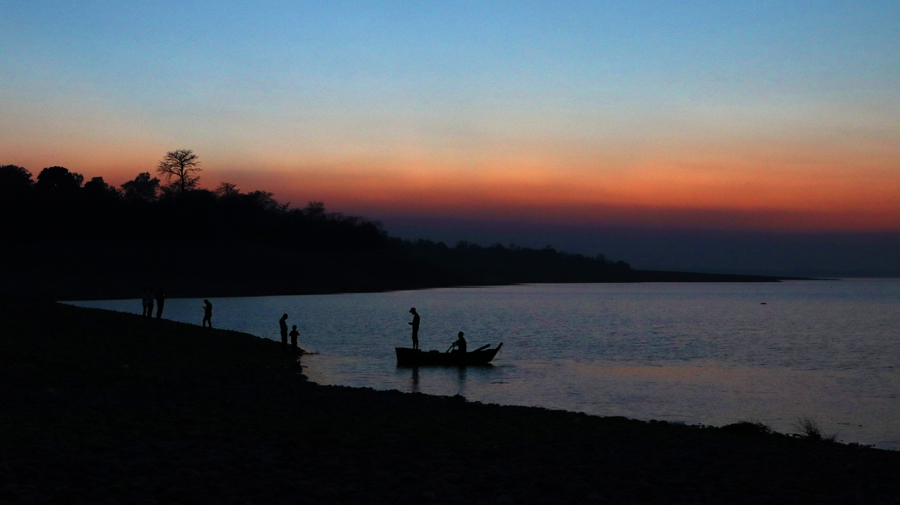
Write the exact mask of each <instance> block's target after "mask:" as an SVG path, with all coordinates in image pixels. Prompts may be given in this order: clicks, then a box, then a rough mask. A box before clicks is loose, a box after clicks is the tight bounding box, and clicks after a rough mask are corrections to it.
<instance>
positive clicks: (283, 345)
mask: <svg viewBox="0 0 900 505" xmlns="http://www.w3.org/2000/svg"><path fill="white" fill-rule="evenodd" d="M278 325H279V326H280V327H281V328H280V329H281V352H287V338H288V331H287V314H284V315H283V316H281V319H279V320H278ZM295 328H296V326H295Z"/></svg>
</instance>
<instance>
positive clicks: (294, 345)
mask: <svg viewBox="0 0 900 505" xmlns="http://www.w3.org/2000/svg"><path fill="white" fill-rule="evenodd" d="M299 336H300V332H299V331H297V325H296V324H295V325H294V326H292V327H291V348H293V349H294V355H296V354H297V337H299Z"/></svg>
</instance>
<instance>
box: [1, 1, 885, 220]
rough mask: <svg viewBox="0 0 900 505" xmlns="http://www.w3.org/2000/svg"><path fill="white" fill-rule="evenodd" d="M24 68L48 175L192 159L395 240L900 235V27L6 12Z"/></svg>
mask: <svg viewBox="0 0 900 505" xmlns="http://www.w3.org/2000/svg"><path fill="white" fill-rule="evenodd" d="M0 51H2V54H3V55H5V56H4V58H2V59H0V74H2V75H3V79H2V80H0V132H2V135H0V155H2V158H3V159H2V160H0V162H2V163H15V164H19V165H22V166H26V168H28V169H29V170H31V171H32V172H33V173H35V174H36V173H37V172H38V171H39V170H40V168H42V167H44V166H50V165H64V166H67V167H69V168H71V169H73V170H76V171H79V172H82V173H84V174H85V175H87V176H95V175H101V176H104V177H105V178H106V179H107V180H109V181H110V182H113V183H116V184H120V183H122V182H124V181H125V180H128V179H130V178H132V177H134V175H136V174H137V173H138V172H141V171H152V169H153V167H154V166H155V163H156V161H157V160H158V159H159V158H160V157H161V156H162V155H163V154H164V153H165V152H166V151H168V150H172V149H177V148H191V149H194V151H196V152H197V153H198V154H200V156H201V159H202V160H203V161H204V167H205V170H206V171H205V172H204V174H203V177H204V180H203V181H202V182H201V184H206V185H207V186H210V187H212V186H214V185H215V184H217V183H218V182H221V181H223V180H229V181H235V182H237V183H239V187H241V188H242V189H244V190H251V189H269V188H273V190H275V192H276V197H277V198H279V199H280V200H282V201H294V202H303V201H306V200H324V201H325V202H326V204H328V205H330V206H331V207H336V208H337V209H338V210H344V211H349V212H360V213H366V214H369V215H374V216H375V217H379V216H390V215H406V214H410V215H425V214H427V215H428V216H431V217H450V218H467V219H469V218H472V217H473V215H475V216H481V217H483V218H484V219H487V220H491V219H498V220H499V219H501V218H502V219H504V220H510V219H513V220H515V219H518V220H525V221H527V220H529V219H533V218H534V216H535V215H536V214H540V215H542V216H545V217H546V216H558V219H559V220H560V221H566V222H569V221H573V220H574V221H578V222H587V221H591V219H593V218H592V217H591V216H594V215H600V214H602V212H601V209H607V208H609V207H610V206H612V207H614V208H617V209H623V210H622V212H621V213H620V215H622V216H629V215H633V216H637V217H633V218H628V219H630V221H628V222H627V223H625V224H628V225H635V226H639V225H641V224H642V223H643V224H647V225H653V226H694V227H697V226H700V227H702V226H707V225H710V226H719V227H721V226H725V224H724V223H725V222H731V221H734V222H737V221H740V222H739V223H738V224H735V225H734V226H745V227H751V228H753V227H755V228H760V227H763V228H765V227H766V226H768V225H767V223H768V222H769V221H770V218H769V217H766V216H770V215H772V213H773V212H774V213H777V214H778V215H779V216H783V221H784V223H786V224H785V225H784V226H787V227H789V228H792V229H836V230H853V229H867V230H869V229H877V230H882V231H883V230H895V231H896V230H900V217H896V216H897V215H900V207H898V204H897V203H896V202H897V201H900V182H898V181H900V177H898V175H900V174H898V170H900V169H898V166H900V142H898V141H900V3H898V2H828V1H825V2H790V1H789V2H627V3H626V2H564V3H563V2H419V3H412V2H183V1H182V2H166V1H163V2H106V1H82V2H56V1H40V0H38V1H31V2H11V1H6V0H0ZM410 195H415V196H410ZM423 201H428V202H431V204H430V205H424V204H423V203H422V202H423ZM635 209H637V210H635ZM653 209H656V212H657V214H653ZM685 209H687V211H689V212H688V213H689V214H691V215H700V214H702V213H703V212H705V211H710V212H713V211H715V212H720V213H724V214H722V215H728V216H733V215H734V213H735V212H741V213H745V214H746V213H747V212H750V213H752V212H754V209H757V210H758V211H759V215H758V216H757V217H756V218H752V219H751V218H747V219H746V220H743V221H741V219H743V218H741V219H737V218H733V217H729V218H727V219H724V221H723V220H720V221H717V222H715V223H712V224H709V223H708V222H706V221H703V220H702V219H700V220H699V221H698V220H697V219H694V218H691V219H687V218H685V219H687V221H686V222H681V221H678V220H676V221H672V220H667V219H666V216H669V215H672V211H673V210H675V211H679V210H685ZM629 212H630V214H629ZM676 213H677V212H676ZM698 213H699V214H698ZM729 213H732V214H729ZM654 215H655V216H656V218H654V217H653V216H654ZM685 215H686V214H685ZM742 215H743V214H742ZM848 215H850V216H851V217H850V218H846V217H841V216H848ZM641 216H643V217H641ZM647 216H650V217H647ZM891 216H895V217H893V218H892V217H891ZM597 219H600V218H599V217H598V218H597ZM692 219H693V220H692ZM741 223H743V224H741ZM601 224H602V223H601Z"/></svg>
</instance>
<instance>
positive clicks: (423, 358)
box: [395, 342, 503, 366]
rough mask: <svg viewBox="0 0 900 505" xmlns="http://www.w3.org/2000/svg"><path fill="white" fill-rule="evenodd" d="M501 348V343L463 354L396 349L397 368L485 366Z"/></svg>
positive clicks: (405, 348) (406, 348) (404, 348)
mask: <svg viewBox="0 0 900 505" xmlns="http://www.w3.org/2000/svg"><path fill="white" fill-rule="evenodd" d="M501 347H503V343H502V342H501V343H500V345H498V346H497V347H496V348H494V349H478V350H475V351H472V352H467V353H465V354H460V353H455V352H440V351H428V352H425V351H422V350H419V349H410V348H408V347H396V348H395V350H396V351H397V366H470V365H487V364H488V363H490V362H491V360H492V359H494V356H496V355H497V351H499V350H500V348H501Z"/></svg>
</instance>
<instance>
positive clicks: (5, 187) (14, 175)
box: [0, 165, 34, 196]
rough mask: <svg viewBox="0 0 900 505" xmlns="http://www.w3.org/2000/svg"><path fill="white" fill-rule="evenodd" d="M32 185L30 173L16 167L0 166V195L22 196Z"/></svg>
mask: <svg viewBox="0 0 900 505" xmlns="http://www.w3.org/2000/svg"><path fill="white" fill-rule="evenodd" d="M33 185H34V182H32V180H31V172H29V171H28V170H25V168H24V167H20V166H17V165H3V166H0V194H2V195H4V196H8V195H12V194H17V193H18V194H22V193H25V192H26V191H28V190H30V189H31V187H32V186H33Z"/></svg>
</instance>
